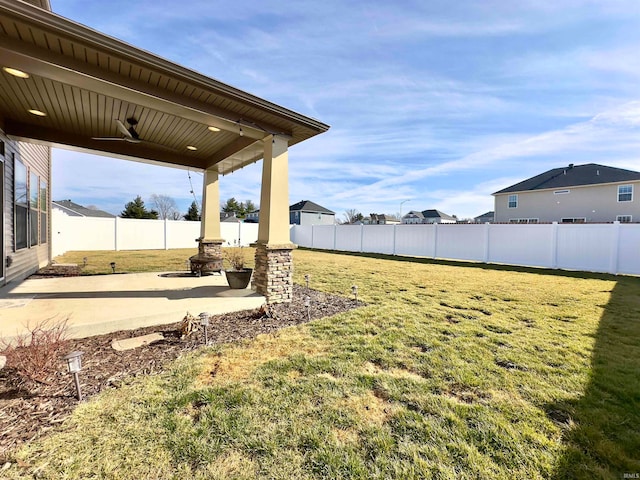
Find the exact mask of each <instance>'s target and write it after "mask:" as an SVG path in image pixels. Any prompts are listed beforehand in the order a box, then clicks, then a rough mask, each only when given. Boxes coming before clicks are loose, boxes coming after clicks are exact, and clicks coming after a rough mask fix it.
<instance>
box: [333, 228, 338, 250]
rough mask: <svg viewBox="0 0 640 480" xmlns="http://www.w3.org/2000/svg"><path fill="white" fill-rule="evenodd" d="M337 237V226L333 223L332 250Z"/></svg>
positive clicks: (334, 247)
mask: <svg viewBox="0 0 640 480" xmlns="http://www.w3.org/2000/svg"><path fill="white" fill-rule="evenodd" d="M337 237H338V225H336V224H335V223H334V224H333V249H334V250H335V249H336V245H337V244H338V243H337Z"/></svg>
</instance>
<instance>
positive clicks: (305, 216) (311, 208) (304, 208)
mask: <svg viewBox="0 0 640 480" xmlns="http://www.w3.org/2000/svg"><path fill="white" fill-rule="evenodd" d="M259 220H260V210H255V211H253V212H251V213H248V214H247V216H246V218H245V222H246V223H258V221H259ZM335 223H336V214H335V212H332V211H331V210H329V209H327V208H324V207H322V206H320V205H318V204H317V203H314V202H312V201H310V200H301V201H299V202H298V203H294V204H293V205H290V206H289V224H290V225H334V224H335Z"/></svg>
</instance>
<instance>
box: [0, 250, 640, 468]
mask: <svg viewBox="0 0 640 480" xmlns="http://www.w3.org/2000/svg"><path fill="white" fill-rule="evenodd" d="M117 253H121V252H117ZM294 259H295V265H296V273H295V281H296V283H297V284H299V285H304V283H305V279H304V276H305V275H309V276H310V283H311V287H312V288H313V289H315V290H318V291H321V292H325V293H329V294H341V295H343V296H344V295H347V294H348V292H350V289H351V286H352V285H354V284H355V285H357V286H358V296H359V299H361V300H362V301H363V302H365V303H366V305H365V306H363V307H361V308H358V309H352V310H349V311H345V312H342V313H339V314H337V315H332V316H330V317H328V318H323V319H318V320H315V321H313V322H310V323H303V324H299V325H296V326H294V327H290V328H284V329H280V330H278V331H276V332H273V333H270V334H266V335H260V336H258V337H256V338H254V339H251V340H247V341H246V342H243V343H240V344H238V343H232V344H224V345H218V346H216V347H215V348H210V349H200V350H194V351H192V352H190V353H189V354H186V355H183V356H182V357H181V358H179V359H177V360H176V361H173V362H170V363H169V364H168V365H167V366H166V368H165V369H164V370H163V371H162V373H159V374H157V375H140V376H138V377H136V378H130V379H129V380H127V381H123V382H121V383H120V384H119V385H118V388H114V389H108V390H105V391H103V392H102V393H101V394H100V395H97V396H95V397H93V398H92V399H90V400H89V401H88V402H83V403H82V404H81V405H80V406H79V407H78V408H76V409H75V411H74V412H73V415H71V416H70V417H69V418H68V420H67V421H66V422H65V423H63V424H62V425H60V426H59V427H58V428H57V429H56V431H55V432H50V433H49V434H48V435H46V436H45V437H44V438H43V439H40V440H36V441H34V442H30V443H29V444H27V445H26V446H24V447H23V448H21V449H19V450H18V451H17V452H16V453H15V454H13V455H12V457H11V459H10V460H12V462H13V463H12V465H11V466H10V467H9V468H8V469H7V470H6V471H4V472H2V473H0V475H5V476H7V477H8V478H32V477H33V475H36V476H39V477H41V478H118V479H139V478H163V479H164V478H181V479H188V478H283V479H285V478H286V479H292V478H293V479H297V478H300V479H303V478H305V479H306V478H318V479H320V478H363V479H365V478H452V479H453V478H456V479H459V478H487V479H494V478H505V479H507V478H508V479H512V478H528V479H529V478H556V479H561V478H585V479H586V478H624V475H625V474H626V475H635V474H636V473H640V456H639V455H638V452H639V451H640V380H639V377H638V371H640V322H639V321H638V319H639V318H640V279H638V278H632V277H623V276H621V277H614V276H608V275H591V274H586V273H581V272H574V273H571V272H558V271H547V270H535V269H519V268H511V267H503V266H488V265H480V264H463V263H453V262H432V261H428V260H418V259H408V258H397V257H384V256H366V255H347V254H337V253H323V252H314V251H304V250H297V251H295V252H294ZM62 261H65V262H70V261H72V260H64V259H63V260H62ZM116 261H117V262H121V260H116ZM312 304H313V302H312ZM67 382H68V388H70V389H71V388H72V385H71V382H70V380H67ZM18 461H19V462H22V463H19V464H18V463H17V462H18ZM627 478H633V477H627Z"/></svg>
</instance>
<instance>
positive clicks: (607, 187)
mask: <svg viewBox="0 0 640 480" xmlns="http://www.w3.org/2000/svg"><path fill="white" fill-rule="evenodd" d="M619 185H633V201H631V202H618V186H619ZM560 190H562V191H567V190H568V191H569V193H563V194H555V193H554V192H557V191H560ZM510 195H518V206H517V207H516V208H509V207H508V202H509V196H510ZM495 212H496V213H495V221H496V222H498V223H504V222H509V220H510V219H516V218H537V219H538V221H539V222H561V221H562V219H563V218H584V219H585V221H586V222H613V221H615V220H616V217H617V216H618V215H632V217H633V221H634V222H639V221H640V181H631V182H620V183H610V184H603V185H586V186H579V187H563V188H557V189H545V190H535V191H526V192H509V193H503V194H496V195H495Z"/></svg>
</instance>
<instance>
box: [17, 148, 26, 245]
mask: <svg viewBox="0 0 640 480" xmlns="http://www.w3.org/2000/svg"><path fill="white" fill-rule="evenodd" d="M13 172H14V173H13V176H14V179H13V182H14V184H13V187H14V189H13V205H14V209H13V215H14V216H13V242H14V248H15V250H20V249H23V248H27V221H28V211H29V208H28V207H29V204H28V203H27V167H25V165H24V163H22V162H21V161H20V160H18V159H17V158H16V156H15V154H13Z"/></svg>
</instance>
